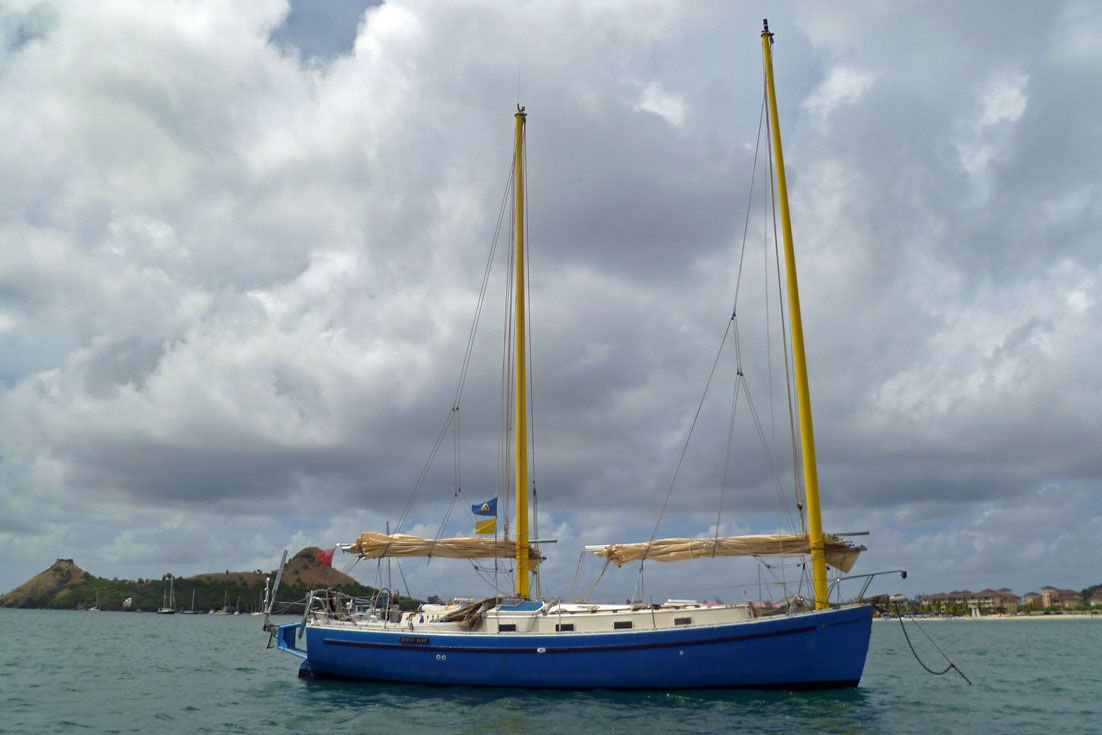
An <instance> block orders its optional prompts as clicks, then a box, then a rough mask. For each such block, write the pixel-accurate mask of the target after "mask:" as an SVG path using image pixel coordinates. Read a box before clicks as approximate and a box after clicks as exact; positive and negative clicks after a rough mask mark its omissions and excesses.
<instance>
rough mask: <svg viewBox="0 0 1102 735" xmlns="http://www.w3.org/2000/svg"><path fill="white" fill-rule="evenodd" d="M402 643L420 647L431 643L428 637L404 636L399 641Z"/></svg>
mask: <svg viewBox="0 0 1102 735" xmlns="http://www.w3.org/2000/svg"><path fill="white" fill-rule="evenodd" d="M398 641H399V642H400V643H416V644H417V645H419V646H423V645H425V644H427V643H428V642H429V639H428V637H426V636H423V635H404V636H402V637H401V638H399V639H398Z"/></svg>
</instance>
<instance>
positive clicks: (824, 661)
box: [265, 24, 873, 689]
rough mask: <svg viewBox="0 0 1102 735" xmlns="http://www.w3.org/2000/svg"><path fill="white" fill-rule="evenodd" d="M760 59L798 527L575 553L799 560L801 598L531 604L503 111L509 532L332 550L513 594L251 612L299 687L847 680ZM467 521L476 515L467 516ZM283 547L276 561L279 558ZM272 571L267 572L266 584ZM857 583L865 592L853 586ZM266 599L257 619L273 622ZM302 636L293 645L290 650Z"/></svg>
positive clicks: (519, 292) (380, 598)
mask: <svg viewBox="0 0 1102 735" xmlns="http://www.w3.org/2000/svg"><path fill="white" fill-rule="evenodd" d="M761 40H762V53H763V58H764V64H765V69H766V86H767V96H768V104H769V110H770V119H771V122H772V137H773V148H774V153H775V164H776V169H777V171H776V174H777V175H776V181H777V187H778V197H779V199H780V201H781V217H782V224H783V227H782V231H783V234H784V251H785V258H786V276H787V280H788V295H789V310H790V313H791V316H790V323H791V330H792V342H793V361H794V363H795V365H796V377H795V381H796V382H797V386H798V390H797V400H798V414H799V425H800V432H801V444H802V451H803V469H804V486H805V491H806V496H807V502H806V510H807V517H808V521H807V531H806V532H804V533H794V534H777V535H761V536H748V537H745V536H744V537H730V538H706V539H654V540H652V541H649V542H646V543H636V544H604V545H600V546H590V547H587V550H588V551H591V552H593V553H595V554H597V555H598V556H600V557H603V558H605V559H608V560H610V561H611V562H614V563H615V564H617V565H621V564H624V563H628V562H631V561H634V560H643V559H646V560H650V561H678V560H683V559H694V558H702V557H712V556H727V555H754V556H762V555H774V554H779V555H793V554H803V555H807V556H810V558H811V567H812V574H811V577H812V586H813V589H814V599H813V600H811V601H806V604H791V605H789V606H788V608H787V609H786V610H784V611H783V612H781V613H779V614H775V615H769V616H764V615H759V613H758V612H757V610H756V609H755V607H754V606H753V605H751V604H747V603H743V604H718V603H704V602H699V601H693V600H668V601H666V602H664V603H660V604H654V603H652V604H642V603H630V602H629V603H626V604H589V603H587V602H573V603H566V602H560V601H547V600H542V599H537V598H534V597H533V596H532V595H531V594H530V576H531V573H532V570H534V569H535V568H536V567H537V565H538V564H539V562H540V561H541V560H542V556H541V554H540V551H539V544H540V543H541V542H540V541H539V540H538V539H535V540H532V539H530V538H529V520H528V496H529V478H528V467H527V462H528V443H527V442H528V439H527V431H528V420H529V417H528V408H527V396H526V381H527V377H528V373H527V368H526V361H527V357H528V356H527V354H526V338H525V328H526V325H527V321H526V315H525V308H526V304H525V287H526V273H525V248H524V238H525V226H524V213H525V206H524V195H525V191H524V181H525V179H524V171H523V166H524V161H525V156H524V144H525V134H524V133H525V122H526V113H525V111H524V108H522V107H520V106H519V105H518V108H517V111H516V113H515V116H514V122H515V128H514V154H513V172H512V179H513V187H514V196H513V200H514V201H513V204H514V207H515V214H514V224H515V233H514V239H513V244H514V248H515V250H514V253H513V267H514V273H513V279H514V280H513V284H512V289H513V294H514V300H513V308H514V310H515V313H514V316H513V320H512V325H513V329H514V330H515V332H514V339H513V351H514V354H513V361H514V366H515V367H514V370H513V379H514V382H515V385H514V386H513V391H514V393H513V410H514V411H515V414H514V424H513V426H514V428H513V439H514V441H515V447H514V451H515V454H514V456H513V468H514V471H515V475H514V477H515V488H516V501H515V513H516V519H515V525H514V526H513V529H514V534H515V538H512V539H506V540H505V541H504V542H502V541H501V540H500V539H498V538H497V537H496V536H495V537H494V538H485V537H477V538H440V539H428V538H418V537H414V536H409V535H405V534H400V533H397V532H395V533H394V534H389V533H388V534H381V533H371V532H367V533H363V534H362V535H361V536H360V537H359V538H358V539H356V540H355V541H354V542H352V543H349V544H344V545H341V546H340V548H341V549H342V550H343V551H344V552H347V553H350V554H354V555H356V556H358V557H359V558H361V559H383V558H388V559H389V558H393V557H409V556H420V557H429V556H431V557H444V558H460V559H495V560H496V559H503V558H510V559H514V560H515V589H514V594H513V595H511V596H494V597H489V598H486V599H482V600H476V601H470V602H466V603H465V604H453V605H443V604H437V605H430V604H425V605H422V606H421V607H420V608H419V609H418V610H416V611H403V610H401V609H400V608H399V607H398V606H397V605H396V604H394V602H393V599H394V598H393V595H391V594H389V593H388V592H387V591H385V590H384V591H381V592H380V594H378V595H376V597H375V598H374V599H372V600H367V601H363V600H355V599H352V598H348V597H345V596H342V595H339V594H335V593H332V592H330V591H325V590H320V591H314V592H312V593H311V594H310V596H309V599H308V602H307V605H306V610H305V612H304V615H303V618H302V620H301V621H300V622H295V623H291V624H287V625H281V626H278V627H277V626H275V625H274V624H272V623H271V622H270V621H269V620H268V618H267V617H266V618H265V630H267V631H269V632H270V634H271V637H270V639H269V647H270V646H271V645H273V643H274V644H275V645H276V646H277V647H278V648H279V649H280V650H283V651H285V652H287V653H290V654H292V655H294V656H297V657H299V658H301V659H302V662H301V664H300V667H299V675H300V676H302V677H304V678H315V677H334V678H346V679H360V680H373V681H388V682H413V683H422V684H446V685H478V686H510V687H525V688H528V687H557V688H594V687H612V688H620V689H627V688H669V689H672V688H687V687H782V688H793V689H804V688H840V687H853V686H856V685H857V684H858V682H859V681H860V679H861V675H862V672H863V669H864V664H865V658H866V654H867V651H868V646H869V635H870V629H871V621H872V617H873V607H872V606H871V605H869V604H860V603H854V604H848V605H841V604H834V605H832V604H831V603H830V602H829V599H828V593H829V591H830V590H829V587H828V580H827V565H828V564H829V565H830V566H832V567H835V568H837V569H839V570H842V571H843V572H846V571H848V570H849V569H850V567H851V566H852V565H853V563H854V561H855V559H856V556H857V554H858V552H860V551H861V550H863V547H855V546H853V545H852V544H850V543H849V542H848V541H845V540H844V539H842V538H840V537H838V536H836V535H829V534H824V533H823V530H822V523H821V519H820V509H819V500H818V483H817V478H816V467H815V456H814V440H813V436H812V425H811V412H810V405H809V392H808V387H807V370H806V364H805V360H804V354H803V338H802V334H801V329H802V327H801V322H800V318H799V301H798V293H797V289H796V280H795V275H796V274H795V265H794V262H793V247H792V231H791V224H790V222H789V213H788V203H787V191H786V184H785V179H784V169H783V158H782V156H781V142H780V132H779V128H778V126H777V123H776V120H777V114H776V113H777V104H776V94H775V91H774V88H773V72H772V59H771V45H772V41H773V34H772V33H770V31H769V28H768V24H766V25H765V27H764V29H763V31H762V34H761ZM475 512H476V513H477V510H476V511H475ZM285 560H286V552H285V553H284V561H285ZM282 572H283V567H282V565H281V567H280V572H279V575H278V576H277V578H276V587H277V588H278V585H279V579H280V577H281V576H282ZM866 586H867V585H866ZM274 599H275V590H273V594H272V595H271V596H270V598H269V603H268V609H267V611H266V612H267V613H269V614H270V613H271V608H272V603H271V600H274ZM303 640H305V646H303V645H302V643H303Z"/></svg>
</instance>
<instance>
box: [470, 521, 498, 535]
mask: <svg viewBox="0 0 1102 735" xmlns="http://www.w3.org/2000/svg"><path fill="white" fill-rule="evenodd" d="M474 532H475V533H479V534H481V533H497V518H496V517H495V518H490V519H488V520H485V521H477V522H475V524H474Z"/></svg>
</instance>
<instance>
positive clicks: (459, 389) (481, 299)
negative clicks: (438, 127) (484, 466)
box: [384, 166, 512, 553]
mask: <svg viewBox="0 0 1102 735" xmlns="http://www.w3.org/2000/svg"><path fill="white" fill-rule="evenodd" d="M511 170H512V167H511V166H510V171H511ZM509 180H510V181H511V180H512V174H510V176H509ZM510 188H511V187H510V186H508V185H507V186H506V189H505V194H504V195H503V198H502V204H501V207H500V208H499V212H498V219H497V227H496V229H495V231H494V236H493V239H492V241H491V245H490V252H489V255H488V256H487V258H486V267H485V269H484V271H483V275H482V285H481V288H480V289H479V295H478V300H477V305H476V307H475V316H474V319H473V322H472V324H471V330H470V332H469V334H468V336H467V347H466V350H465V353H464V356H463V364H462V366H461V368H460V371H459V380H458V382H457V385H456V390H455V397H454V399H453V400H452V408H451V410H450V411H449V412H448V417H447V419H446V420H445V421H444V425H443V427H442V428H441V430H440V433H439V434H438V435H437V438H436V441H435V442H434V444H433V447H432V449H431V450H430V452H429V457H428V460H427V461H426V462H425V465H424V467H422V469H421V473H420V474H419V475H418V477H417V481H416V482H415V483H414V486H413V490H412V491H411V493H410V497H409V500H408V501H407V502H406V506H405V508H404V509H403V510H402V515H401V516H400V517H399V519H398V522H397V524H396V525H395V528H394V532H395V533H398V532H399V530H401V527H402V524H403V523H405V520H406V517H407V516H408V514H409V512H410V510H411V509H412V508H413V503H414V502H415V501H416V499H417V496H418V494H419V493H420V492H421V488H422V485H423V484H424V481H425V478H426V476H427V474H428V471H429V469H430V468H431V467H432V464H433V462H434V461H435V459H436V454H437V453H438V452H439V451H440V446H441V444H442V442H443V440H444V436H445V435H446V433H447V431H448V428H449V427H450V426H451V424H452V422H453V420H454V419H455V418H456V413H457V412H458V410H459V403H460V398H461V397H462V394H463V387H464V385H465V383H466V378H467V372H468V368H469V367H470V362H471V355H472V353H473V350H474V341H475V335H476V333H477V330H478V323H479V321H480V318H481V314H482V308H483V306H484V304H485V300H486V291H487V287H488V284H489V278H490V273H491V272H492V265H493V261H494V256H495V254H496V252H497V245H498V242H499V241H500V237H501V224H502V221H503V219H504V217H505V214H504V213H505V211H506V207H507V204H508V195H509V194H508V193H509V190H510ZM384 553H385V551H384Z"/></svg>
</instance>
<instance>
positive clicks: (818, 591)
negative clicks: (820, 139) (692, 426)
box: [761, 20, 829, 608]
mask: <svg viewBox="0 0 1102 735" xmlns="http://www.w3.org/2000/svg"><path fill="white" fill-rule="evenodd" d="M772 45H773V34H772V33H770V32H769V21H768V20H766V21H763V28H762V32H761V48H762V54H763V55H764V57H765V85H766V90H767V93H768V95H769V122H770V124H771V127H772V132H773V151H774V157H775V158H776V162H777V199H778V200H779V201H780V210H781V232H782V233H783V235H784V263H785V275H786V277H787V281H788V311H789V317H790V321H791V328H792V360H793V363H794V364H795V369H796V406H797V409H798V411H799V416H800V445H801V448H802V450H803V463H804V492H805V493H806V495H807V524H808V545H809V546H810V547H811V580H812V583H813V584H814V587H815V607H816V608H825V607H829V604H828V602H827V594H828V590H827V579H826V554H825V552H824V549H823V519H822V515H821V512H820V510H819V473H818V470H817V468H816V466H815V432H814V430H813V428H812V424H811V391H810V389H809V388H808V384H807V358H806V355H805V353H804V332H803V320H802V319H801V317H800V291H799V288H798V287H797V285H796V253H795V250H794V248H793V246H792V220H791V218H790V216H789V212H788V186H787V183H786V182H785V177H784V154H783V153H782V152H781V127H780V122H779V120H778V117H777V91H776V89H775V88H774V86H773V56H772V48H771V47H772Z"/></svg>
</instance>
